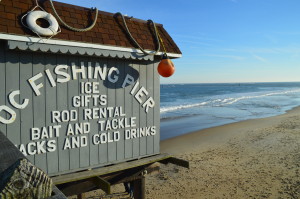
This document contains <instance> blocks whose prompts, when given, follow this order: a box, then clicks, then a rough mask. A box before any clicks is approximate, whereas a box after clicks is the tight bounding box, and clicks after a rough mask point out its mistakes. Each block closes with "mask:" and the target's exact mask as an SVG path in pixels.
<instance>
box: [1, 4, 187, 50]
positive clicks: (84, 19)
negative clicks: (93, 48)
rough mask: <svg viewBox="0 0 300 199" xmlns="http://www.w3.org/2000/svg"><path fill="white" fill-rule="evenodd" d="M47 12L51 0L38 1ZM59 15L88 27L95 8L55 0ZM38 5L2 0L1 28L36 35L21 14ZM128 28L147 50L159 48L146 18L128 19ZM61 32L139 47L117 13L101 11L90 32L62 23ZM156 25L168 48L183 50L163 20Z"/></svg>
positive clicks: (87, 39)
mask: <svg viewBox="0 0 300 199" xmlns="http://www.w3.org/2000/svg"><path fill="white" fill-rule="evenodd" d="M39 3H40V6H42V7H43V8H44V9H45V10H46V11H47V12H49V13H52V14H53V11H52V9H51V6H50V2H49V0H42V1H40V2H39ZM54 5H55V8H56V10H57V13H58V14H59V16H60V17H61V18H62V19H63V20H64V21H65V22H66V23H67V24H68V25H70V26H72V27H75V28H85V27H87V26H89V25H90V24H91V23H92V21H93V19H94V18H93V17H94V16H95V13H94V11H92V10H91V9H88V8H84V7H79V6H74V5H70V4H65V3H60V2H54ZM34 6H35V1H34V0H14V1H11V0H2V1H0V32H1V33H8V34H17V35H26V36H36V35H35V34H34V33H33V32H31V31H30V30H28V29H27V28H25V27H23V26H22V23H21V18H22V16H23V15H24V14H26V13H27V12H28V11H30V10H31V9H32V8H33V7H34ZM126 22H127V24H128V28H129V30H130V31H131V33H132V35H133V37H134V38H135V39H136V40H137V41H138V43H139V44H140V45H141V46H142V47H143V48H144V49H147V50H155V49H156V45H157V44H156V40H155V37H154V35H153V27H152V25H151V24H148V22H147V21H143V20H139V19H135V18H132V19H126ZM60 26H61V29H62V32H61V33H59V34H58V35H56V36H55V39H62V40H71V41H78V42H86V43H94V44H102V45H111V46H120V47H129V48H137V47H136V46H134V44H133V43H132V41H131V40H130V38H129V37H128V35H127V33H126V31H125V28H124V25H123V22H122V21H121V17H114V14H112V13H108V12H103V11H99V15H98V19H97V23H96V25H95V27H94V28H93V29H92V30H90V31H87V32H74V31H71V30H68V29H66V28H65V27H64V26H63V25H61V24H60ZM157 29H158V32H159V34H160V36H161V37H162V39H163V42H164V45H165V47H166V50H167V52H169V53H176V54H181V51H180V50H179V48H178V47H177V45H176V43H175V42H174V41H173V39H172V38H171V37H170V35H169V34H168V33H167V32H166V30H165V29H164V28H163V26H162V25H161V24H157Z"/></svg>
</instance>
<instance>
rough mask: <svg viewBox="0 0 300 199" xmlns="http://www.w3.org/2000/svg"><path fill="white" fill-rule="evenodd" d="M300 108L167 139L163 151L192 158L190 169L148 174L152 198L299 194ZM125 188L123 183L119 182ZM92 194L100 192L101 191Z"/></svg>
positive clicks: (291, 198)
mask: <svg viewBox="0 0 300 199" xmlns="http://www.w3.org/2000/svg"><path fill="white" fill-rule="evenodd" d="M299 113H300V107H297V108H294V109H293V110H290V111H288V112H287V113H286V114H283V115H279V116H275V117H269V118H263V119H254V120H247V121H242V122H237V123H232V124H227V125H223V126H218V127H214V128H209V129H204V130H200V131H197V132H193V133H189V134H186V135H183V136H179V137H175V138H172V139H168V140H164V141H162V143H161V152H162V153H170V154H173V155H174V156H175V157H178V158H181V159H184V160H188V161H189V162H190V169H185V168H181V167H178V166H174V165H167V166H166V165H161V172H160V173H158V174H152V175H148V176H147V178H146V195H147V198H148V199H167V198H169V199H226V198H228V199H233V198H234V199H246V198H257V199H259V198H272V199H273V198H280V199H299V198H300V122H299V121H300V114H299ZM122 191H124V188H123V186H122V185H117V186H114V187H113V192H115V193H116V192H122ZM101 193H102V194H103V192H101ZM97 195H98V197H97ZM88 198H93V199H94V198H99V191H94V192H91V193H90V194H88ZM120 198H122V197H120Z"/></svg>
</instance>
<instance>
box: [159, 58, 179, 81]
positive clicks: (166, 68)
mask: <svg viewBox="0 0 300 199" xmlns="http://www.w3.org/2000/svg"><path fill="white" fill-rule="evenodd" d="M157 70H158V73H159V74H160V75H161V76H163V77H170V76H171V75H173V74H174V72H175V66H174V64H173V62H172V61H171V59H169V57H168V56H167V54H164V55H163V57H162V60H161V61H160V63H159V64H158V67H157Z"/></svg>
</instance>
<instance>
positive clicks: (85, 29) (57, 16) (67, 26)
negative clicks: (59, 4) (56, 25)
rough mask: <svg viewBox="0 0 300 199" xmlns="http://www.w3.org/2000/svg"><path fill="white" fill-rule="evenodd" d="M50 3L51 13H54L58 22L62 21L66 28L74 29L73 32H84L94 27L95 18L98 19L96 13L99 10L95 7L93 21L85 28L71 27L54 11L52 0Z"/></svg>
mask: <svg viewBox="0 0 300 199" xmlns="http://www.w3.org/2000/svg"><path fill="white" fill-rule="evenodd" d="M50 5H51V7H52V10H53V13H54V15H55V17H56V18H57V19H58V20H59V21H60V23H62V24H63V25H64V26H65V27H66V28H68V29H70V30H73V31H75V32H86V31H89V30H91V29H92V28H94V26H95V25H96V22H97V19H98V13H99V11H98V9H97V8H95V10H96V14H95V19H94V21H93V23H92V24H91V25H90V26H89V27H87V28H82V29H80V28H74V27H72V26H69V25H68V24H67V23H66V22H64V21H63V20H62V19H61V18H60V16H59V15H58V13H57V12H56V9H55V7H54V5H53V2H52V0H50Z"/></svg>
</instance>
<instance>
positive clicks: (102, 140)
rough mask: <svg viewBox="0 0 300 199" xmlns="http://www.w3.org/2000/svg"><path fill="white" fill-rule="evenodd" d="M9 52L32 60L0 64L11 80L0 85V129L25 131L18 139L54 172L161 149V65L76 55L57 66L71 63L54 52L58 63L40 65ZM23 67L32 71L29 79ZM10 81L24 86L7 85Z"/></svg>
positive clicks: (28, 153)
mask: <svg viewBox="0 0 300 199" xmlns="http://www.w3.org/2000/svg"><path fill="white" fill-rule="evenodd" d="M9 53H11V54H14V55H15V56H22V57H24V56H27V60H28V62H27V63H26V64H25V63H17V62H15V63H14V64H12V63H10V62H9V60H8V59H7V61H6V62H5V63H4V62H2V64H1V63H0V72H4V73H5V75H8V76H10V77H8V76H7V78H12V79H7V78H5V85H3V86H5V87H2V88H1V89H5V95H6V96H5V101H3V100H2V101H0V102H4V103H1V104H0V129H1V130H3V129H5V130H6V135H7V137H9V138H10V137H12V135H16V134H17V133H16V132H12V130H10V126H12V127H16V128H21V131H20V135H18V136H17V138H16V137H15V136H14V138H12V141H13V142H14V144H15V145H16V146H17V147H18V148H19V150H20V151H21V152H22V153H23V154H24V155H25V156H27V157H28V158H29V159H30V160H31V161H34V162H35V163H36V164H37V166H39V167H41V168H42V169H43V170H46V171H48V173H49V174H50V175H55V174H58V173H68V172H70V171H74V170H79V169H82V168H88V167H93V166H101V165H106V164H110V163H114V162H120V161H122V160H127V159H128V160H129V159H134V158H138V157H140V156H147V155H151V154H156V153H158V152H159V136H160V135H159V93H158V94H157V92H159V90H158V91H155V89H156V88H155V86H156V85H157V87H159V82H158V83H156V82H155V76H156V75H157V74H155V70H156V68H155V67H156V64H145V63H144V64H145V65H143V64H137V63H134V64H132V63H131V62H130V61H128V60H122V62H121V61H115V60H109V59H106V60H105V62H104V61H99V62H98V61H96V60H92V61H90V60H88V59H87V58H85V59H83V60H80V58H79V59H78V58H75V57H74V56H69V57H68V61H67V63H59V60H61V61H66V59H65V58H64V57H63V56H59V55H51V57H52V59H54V58H55V59H56V63H53V62H51V61H53V60H51V58H50V57H49V58H46V57H45V56H43V58H44V63H43V64H40V63H39V64H36V63H35V60H34V59H38V58H34V57H31V55H30V54H31V53H25V55H21V54H19V53H16V52H12V51H7V54H9ZM8 58H9V57H8ZM30 58H32V62H30ZM72 58H74V59H75V60H76V61H74V62H73V61H72ZM47 59H49V62H47ZM10 65H11V66H10ZM25 65H26V66H25ZM25 67H26V68H25ZM25 69H26V70H29V71H30V72H29V74H31V75H28V73H27V74H26V76H23V73H22V71H25ZM14 76H15V77H17V79H15V80H13V78H14ZM157 78H158V77H156V80H157ZM10 81H19V83H18V84H15V85H16V86H14V87H11V88H9V87H10V86H9V84H10ZM158 89H159V88H158ZM2 93H3V92H2ZM2 99H3V97H2ZM24 113H26V114H28V115H27V116H26V115H24ZM27 117H28V118H27ZM30 117H31V118H30ZM16 128H12V129H16Z"/></svg>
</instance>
